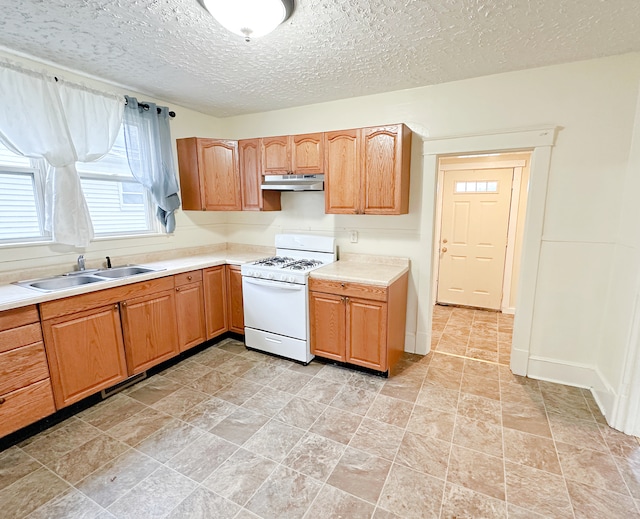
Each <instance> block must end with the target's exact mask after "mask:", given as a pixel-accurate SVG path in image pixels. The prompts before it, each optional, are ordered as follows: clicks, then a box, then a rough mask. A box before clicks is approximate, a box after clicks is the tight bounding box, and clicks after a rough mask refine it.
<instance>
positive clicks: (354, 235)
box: [349, 231, 358, 243]
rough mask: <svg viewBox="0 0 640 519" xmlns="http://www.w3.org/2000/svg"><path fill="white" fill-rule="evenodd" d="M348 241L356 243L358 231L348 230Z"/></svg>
mask: <svg viewBox="0 0 640 519" xmlns="http://www.w3.org/2000/svg"><path fill="white" fill-rule="evenodd" d="M349 241H350V242H351V243H358V231H350V232H349Z"/></svg>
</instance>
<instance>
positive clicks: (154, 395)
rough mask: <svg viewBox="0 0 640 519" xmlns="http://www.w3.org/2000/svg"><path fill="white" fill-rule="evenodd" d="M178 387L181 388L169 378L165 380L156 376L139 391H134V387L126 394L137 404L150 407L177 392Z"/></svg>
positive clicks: (160, 376)
mask: <svg viewBox="0 0 640 519" xmlns="http://www.w3.org/2000/svg"><path fill="white" fill-rule="evenodd" d="M180 387H182V386H181V384H179V383H178V382H176V381H174V380H171V379H170V378H165V377H163V376H162V375H157V376H155V377H152V378H151V379H149V380H148V382H147V383H146V384H145V385H144V386H142V387H141V388H139V389H135V386H134V389H133V391H131V392H130V393H128V395H129V396H130V397H131V398H133V399H134V400H137V401H138V402H142V403H143V404H147V405H151V404H154V403H156V402H157V401H158V400H160V399H162V398H164V397H165V396H168V395H170V394H171V393H173V392H174V391H177V390H178V389H180Z"/></svg>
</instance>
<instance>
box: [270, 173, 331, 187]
mask: <svg viewBox="0 0 640 519" xmlns="http://www.w3.org/2000/svg"><path fill="white" fill-rule="evenodd" d="M260 189H264V190H271V191H324V175H265V176H264V178H263V181H262V185H261V186H260Z"/></svg>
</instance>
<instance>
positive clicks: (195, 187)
mask: <svg viewBox="0 0 640 519" xmlns="http://www.w3.org/2000/svg"><path fill="white" fill-rule="evenodd" d="M176 142H177V147H178V167H179V169H180V194H181V196H182V208H183V209H184V210H187V211H188V210H195V211H239V210H241V209H242V200H241V192H240V168H239V163H238V142H237V141H229V140H221V139H200V138H196V137H190V138H188V139H178V140H177V141H176Z"/></svg>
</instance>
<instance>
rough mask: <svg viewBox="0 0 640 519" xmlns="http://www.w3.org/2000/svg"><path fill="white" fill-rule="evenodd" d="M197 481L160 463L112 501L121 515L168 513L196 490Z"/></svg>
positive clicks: (130, 518) (136, 518)
mask: <svg viewBox="0 0 640 519" xmlns="http://www.w3.org/2000/svg"><path fill="white" fill-rule="evenodd" d="M197 486H198V485H197V483H196V482H194V481H192V480H190V479H189V478H186V477H185V476H183V475H181V474H178V473H177V472H174V471H173V470H171V469H169V468H167V467H160V468H159V469H158V470H156V471H155V472H153V473H152V474H151V475H150V476H148V477H146V478H145V479H143V480H142V481H141V482H140V483H139V484H138V485H136V486H135V487H134V488H132V489H131V490H130V491H129V492H127V493H126V494H125V495H124V496H122V497H121V498H120V499H118V500H117V501H116V502H115V503H113V504H112V505H111V506H110V507H109V508H108V510H109V512H111V513H112V514H113V515H115V516H116V517H117V518H118V519H140V517H145V518H149V519H152V518H155V517H165V516H166V515H168V514H169V512H171V510H173V509H174V508H175V507H176V506H177V505H178V504H179V503H180V502H181V501H182V500H183V499H185V498H186V497H187V496H188V495H189V494H191V492H193V491H194V490H195V489H196V487H197Z"/></svg>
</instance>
